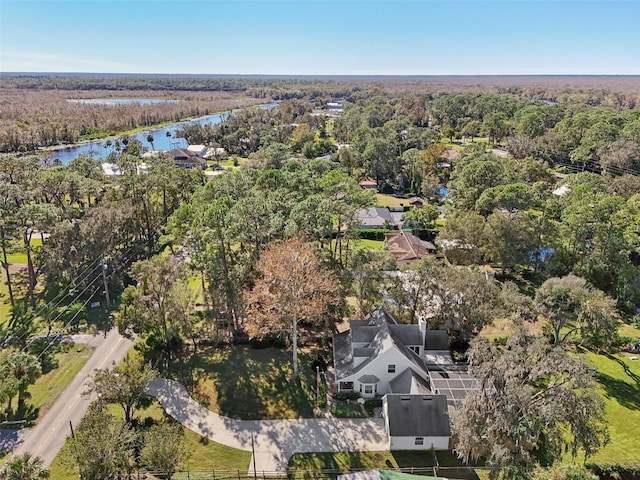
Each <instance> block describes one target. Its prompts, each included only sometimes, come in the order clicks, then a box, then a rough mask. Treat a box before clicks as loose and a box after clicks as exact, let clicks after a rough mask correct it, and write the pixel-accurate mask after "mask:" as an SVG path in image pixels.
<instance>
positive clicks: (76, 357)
mask: <svg viewBox="0 0 640 480" xmlns="http://www.w3.org/2000/svg"><path fill="white" fill-rule="evenodd" d="M90 356H91V348H89V347H88V346H87V345H77V344H74V345H71V346H69V347H68V350H66V351H64V350H63V351H60V352H59V353H56V354H55V355H54V356H53V365H52V366H55V367H56V368H53V369H52V370H51V371H49V372H47V373H46V374H45V375H42V376H41V377H40V378H38V379H37V380H36V383H35V384H33V385H32V386H30V387H29V389H28V390H27V391H28V392H29V394H30V395H31V398H30V400H29V403H30V404H31V405H33V406H34V407H36V408H38V409H39V411H38V417H41V416H43V415H44V414H45V413H47V411H48V410H49V408H51V406H52V405H53V404H54V403H55V401H56V399H57V398H58V397H59V396H60V394H61V393H62V391H63V390H64V389H65V388H67V385H69V383H71V381H72V380H73V379H74V378H75V376H76V375H77V374H78V372H79V371H80V370H81V369H82V367H83V366H84V364H85V363H87V360H89V357H90Z"/></svg>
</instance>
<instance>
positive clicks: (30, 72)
mask: <svg viewBox="0 0 640 480" xmlns="http://www.w3.org/2000/svg"><path fill="white" fill-rule="evenodd" d="M0 75H15V76H22V75H120V76H125V75H155V76H194V77H195V76H218V77H280V78H281V77H293V78H299V77H310V78H320V77H401V78H402V77H405V78H410V77H414V78H415V77H640V73H429V74H422V73H419V74H414V73H317V74H313V73H301V74H296V73H185V72H175V73H155V72H80V71H69V72H66V71H65V72H47V71H7V72H5V71H0Z"/></svg>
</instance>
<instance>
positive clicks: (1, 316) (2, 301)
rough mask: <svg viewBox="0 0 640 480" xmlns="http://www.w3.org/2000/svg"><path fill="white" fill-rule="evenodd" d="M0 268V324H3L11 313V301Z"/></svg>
mask: <svg viewBox="0 0 640 480" xmlns="http://www.w3.org/2000/svg"><path fill="white" fill-rule="evenodd" d="M0 270H2V271H0V274H2V281H0V325H4V324H5V322H6V321H7V320H8V319H9V315H10V314H11V302H10V301H9V289H8V288H7V282H6V281H5V279H6V277H5V272H4V269H2V268H0Z"/></svg>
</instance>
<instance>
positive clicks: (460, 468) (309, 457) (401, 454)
mask: <svg viewBox="0 0 640 480" xmlns="http://www.w3.org/2000/svg"><path fill="white" fill-rule="evenodd" d="M436 456H437V458H438V460H437V462H436ZM436 465H439V466H440V467H437V468H436V470H435V472H437V474H438V476H445V477H452V478H459V479H469V480H477V479H478V475H477V474H476V473H475V472H474V471H473V470H468V469H467V468H466V467H465V466H464V465H463V464H462V463H461V462H460V461H459V460H458V459H457V458H456V457H455V455H453V454H452V453H451V452H435V455H434V452H431V451H396V452H387V451H382V452H339V453H333V452H330V453H296V454H294V455H293V456H292V457H291V459H290V460H289V471H290V476H292V477H295V478H316V477H317V471H318V470H325V471H327V472H326V473H328V474H329V475H330V476H332V477H336V476H337V475H339V474H340V473H346V472H349V471H354V470H372V469H386V470H397V469H402V471H404V472H407V473H411V472H412V471H413V473H415V474H418V475H433V474H434V473H435V472H434V467H435V466H436ZM323 477H324V475H323Z"/></svg>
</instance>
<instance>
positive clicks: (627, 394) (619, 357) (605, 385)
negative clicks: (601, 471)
mask: <svg viewBox="0 0 640 480" xmlns="http://www.w3.org/2000/svg"><path fill="white" fill-rule="evenodd" d="M583 355H584V357H585V359H586V361H587V363H588V364H589V365H591V366H592V367H594V368H595V369H596V370H597V372H596V380H597V382H598V390H599V391H600V393H601V394H602V395H603V397H604V401H605V405H606V409H607V413H606V420H607V423H608V425H609V433H610V435H611V442H610V443H609V444H608V445H607V446H606V447H604V448H603V449H601V450H600V451H599V452H598V453H597V454H596V455H595V456H594V457H592V458H589V459H588V461H590V462H601V463H630V462H636V461H637V460H638V458H640V443H639V442H638V441H637V440H636V438H635V435H634V434H633V427H632V426H633V425H636V426H637V425H640V360H631V359H630V357H633V356H634V355H633V354H629V353H619V354H615V355H612V356H605V355H598V354H595V353H592V352H588V353H586V354H583Z"/></svg>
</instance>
